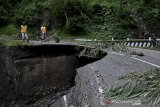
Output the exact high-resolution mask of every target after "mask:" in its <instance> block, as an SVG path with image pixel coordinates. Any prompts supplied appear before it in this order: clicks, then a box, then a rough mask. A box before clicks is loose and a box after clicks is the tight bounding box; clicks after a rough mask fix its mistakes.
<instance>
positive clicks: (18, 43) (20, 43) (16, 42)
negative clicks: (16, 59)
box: [0, 39, 26, 47]
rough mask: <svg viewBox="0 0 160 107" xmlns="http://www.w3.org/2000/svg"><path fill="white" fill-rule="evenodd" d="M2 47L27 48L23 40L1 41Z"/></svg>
mask: <svg viewBox="0 0 160 107" xmlns="http://www.w3.org/2000/svg"><path fill="white" fill-rule="evenodd" d="M0 45H5V46H9V47H11V46H25V45H26V43H25V42H23V41H21V40H9V39H8V40H3V39H0Z"/></svg>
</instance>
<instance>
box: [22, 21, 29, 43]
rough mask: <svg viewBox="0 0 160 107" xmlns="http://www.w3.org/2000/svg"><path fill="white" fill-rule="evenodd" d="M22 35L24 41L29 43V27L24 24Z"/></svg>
mask: <svg viewBox="0 0 160 107" xmlns="http://www.w3.org/2000/svg"><path fill="white" fill-rule="evenodd" d="M21 35H22V40H23V41H25V39H26V40H27V42H29V38H28V35H27V25H25V23H23V24H22V25H21Z"/></svg>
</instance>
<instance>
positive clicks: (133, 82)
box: [106, 69, 160, 106]
mask: <svg viewBox="0 0 160 107" xmlns="http://www.w3.org/2000/svg"><path fill="white" fill-rule="evenodd" d="M119 80H128V82H127V83H126V84H124V85H122V86H119V87H116V86H117V85H116V84H115V85H110V86H109V87H108V89H107V91H106V98H110V99H112V100H113V99H115V100H135V99H139V100H141V102H142V103H148V104H150V105H152V106H155V105H157V104H159V103H160V69H156V70H152V71H148V72H144V73H140V72H132V73H130V74H127V75H124V76H121V77H119Z"/></svg>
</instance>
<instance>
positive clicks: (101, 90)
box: [50, 48, 160, 107]
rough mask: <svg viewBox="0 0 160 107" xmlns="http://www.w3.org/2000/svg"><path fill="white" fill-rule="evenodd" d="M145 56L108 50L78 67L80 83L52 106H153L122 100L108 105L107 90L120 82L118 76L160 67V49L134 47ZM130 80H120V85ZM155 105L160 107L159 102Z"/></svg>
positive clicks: (77, 79) (78, 81) (77, 77)
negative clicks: (105, 53) (104, 54)
mask: <svg viewBox="0 0 160 107" xmlns="http://www.w3.org/2000/svg"><path fill="white" fill-rule="evenodd" d="M131 50H132V51H136V52H142V53H144V56H135V55H133V56H131V55H124V54H120V53H115V52H108V55H107V56H106V57H104V58H103V59H101V60H99V61H96V62H94V63H91V64H88V65H86V66H84V67H81V68H78V69H77V75H76V78H75V81H76V85H75V86H74V87H73V88H72V89H71V90H70V92H69V93H68V94H67V95H65V96H63V97H61V98H60V99H59V100H57V101H56V102H55V103H54V104H52V105H51V106H50V107H150V106H149V105H145V104H141V103H140V104H137V105H132V104H131V103H118V104H111V105H106V104H105V102H104V101H105V100H107V99H104V95H105V89H106V88H107V87H108V86H109V85H111V84H112V83H115V82H116V81H117V77H119V76H122V75H125V74H128V73H131V72H135V71H136V72H145V71H149V70H153V69H156V68H160V52H159V51H158V52H157V51H152V50H145V49H137V48H134V49H133V48H132V49H131ZM126 82H127V81H124V80H123V81H122V80H121V81H118V85H121V84H124V83H126ZM155 107H160V105H157V106H155Z"/></svg>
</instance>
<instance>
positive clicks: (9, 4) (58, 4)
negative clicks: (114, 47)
mask: <svg viewBox="0 0 160 107" xmlns="http://www.w3.org/2000/svg"><path fill="white" fill-rule="evenodd" d="M0 3H1V7H0V10H1V11H0V12H1V16H0V26H5V25H7V24H11V23H12V24H13V23H14V24H15V25H17V26H19V25H20V24H21V23H22V22H25V23H26V24H27V25H29V26H30V27H31V28H34V29H35V31H39V29H40V26H41V24H42V23H45V24H46V25H47V28H48V29H49V30H50V31H53V30H55V29H61V31H64V32H66V33H67V34H71V35H75V34H80V35H87V36H92V37H94V38H111V37H114V38H118V39H123V38H127V37H132V38H148V37H149V36H153V35H154V36H157V37H158V36H159V33H160V32H159V29H160V21H159V20H160V1H159V0H152V1H150V0H1V2H0Z"/></svg>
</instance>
